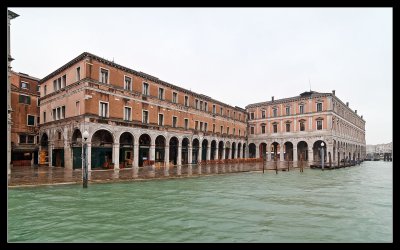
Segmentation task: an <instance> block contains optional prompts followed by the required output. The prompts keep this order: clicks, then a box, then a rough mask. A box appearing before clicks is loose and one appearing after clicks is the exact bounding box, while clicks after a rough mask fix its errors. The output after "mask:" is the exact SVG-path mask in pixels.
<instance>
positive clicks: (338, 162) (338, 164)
mask: <svg viewBox="0 0 400 250" xmlns="http://www.w3.org/2000/svg"><path fill="white" fill-rule="evenodd" d="M337 166H338V168H340V153H339V154H338V157H337Z"/></svg>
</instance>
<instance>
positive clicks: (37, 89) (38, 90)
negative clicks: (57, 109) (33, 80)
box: [36, 85, 40, 94]
mask: <svg viewBox="0 0 400 250" xmlns="http://www.w3.org/2000/svg"><path fill="white" fill-rule="evenodd" d="M36 91H37V92H39V94H40V86H39V85H38V86H37V88H36Z"/></svg>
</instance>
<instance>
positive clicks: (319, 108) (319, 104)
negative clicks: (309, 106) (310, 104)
mask: <svg viewBox="0 0 400 250" xmlns="http://www.w3.org/2000/svg"><path fill="white" fill-rule="evenodd" d="M321 111H322V103H320V102H319V103H317V112H321Z"/></svg>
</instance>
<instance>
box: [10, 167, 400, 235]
mask: <svg viewBox="0 0 400 250" xmlns="http://www.w3.org/2000/svg"><path fill="white" fill-rule="evenodd" d="M392 173H393V170H392V163H391V162H364V163H362V165H361V166H354V167H350V168H343V169H337V170H325V171H321V170H312V169H305V170H304V172H303V173H300V172H299V171H298V170H294V171H290V172H279V173H278V174H275V171H268V172H266V173H265V174H262V172H247V173H235V174H226V175H215V176H202V177H199V178H185V179H170V180H150V181H136V182H124V183H104V184H90V185H89V188H88V189H86V190H85V189H82V187H81V185H58V186H45V187H43V186H42V187H35V188H10V189H9V190H8V241H9V242H392V241H393V230H392V229H393V188H392V187H393V178H392Z"/></svg>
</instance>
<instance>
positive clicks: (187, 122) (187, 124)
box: [185, 118, 189, 129]
mask: <svg viewBox="0 0 400 250" xmlns="http://www.w3.org/2000/svg"><path fill="white" fill-rule="evenodd" d="M185 129H189V119H187V118H185Z"/></svg>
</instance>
